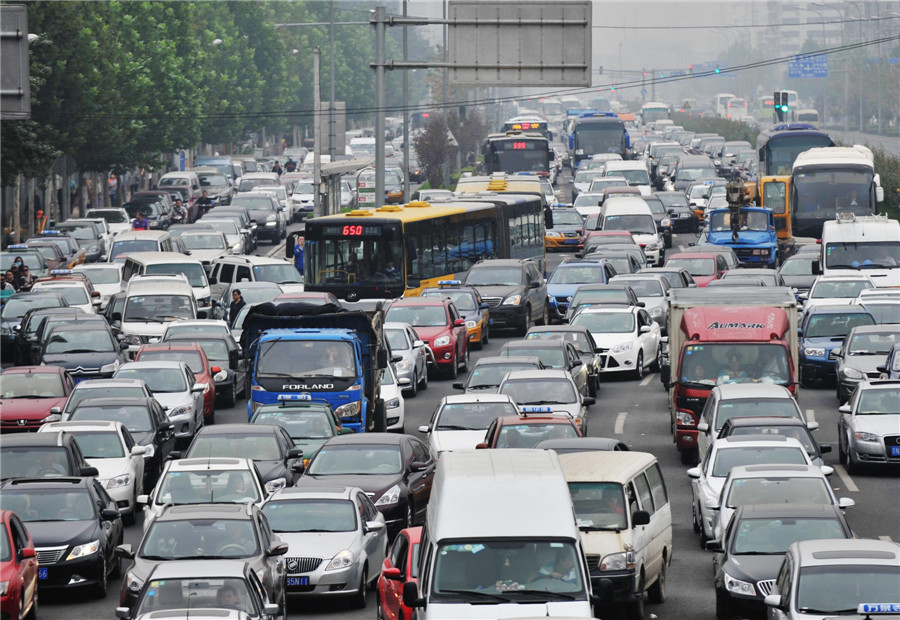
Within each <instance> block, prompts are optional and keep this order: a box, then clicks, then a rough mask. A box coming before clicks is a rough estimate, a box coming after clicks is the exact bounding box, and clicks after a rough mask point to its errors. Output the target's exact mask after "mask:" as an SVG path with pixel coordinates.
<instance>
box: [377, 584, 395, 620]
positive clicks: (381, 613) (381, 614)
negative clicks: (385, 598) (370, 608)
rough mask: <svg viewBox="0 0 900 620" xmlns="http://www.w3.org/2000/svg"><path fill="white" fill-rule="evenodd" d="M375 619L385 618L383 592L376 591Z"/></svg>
mask: <svg viewBox="0 0 900 620" xmlns="http://www.w3.org/2000/svg"><path fill="white" fill-rule="evenodd" d="M401 613H402V612H401ZM375 620H384V609H382V608H381V594H380V593H379V592H378V591H376V592H375Z"/></svg>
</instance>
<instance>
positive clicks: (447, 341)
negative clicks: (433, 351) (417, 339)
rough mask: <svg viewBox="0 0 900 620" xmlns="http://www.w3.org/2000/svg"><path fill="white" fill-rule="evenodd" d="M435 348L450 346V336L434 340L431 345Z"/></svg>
mask: <svg viewBox="0 0 900 620" xmlns="http://www.w3.org/2000/svg"><path fill="white" fill-rule="evenodd" d="M432 344H433V345H434V346H436V347H446V346H447V345H448V344H450V336H441V337H440V338H435V339H434V342H433V343H432Z"/></svg>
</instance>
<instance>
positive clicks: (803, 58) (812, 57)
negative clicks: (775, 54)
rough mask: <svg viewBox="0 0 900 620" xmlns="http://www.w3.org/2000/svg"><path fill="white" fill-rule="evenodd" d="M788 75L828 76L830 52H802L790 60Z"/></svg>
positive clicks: (805, 76)
mask: <svg viewBox="0 0 900 620" xmlns="http://www.w3.org/2000/svg"><path fill="white" fill-rule="evenodd" d="M788 77H792V78H811V77H812V78H819V77H828V54H802V55H799V56H794V58H793V60H791V61H789V62H788Z"/></svg>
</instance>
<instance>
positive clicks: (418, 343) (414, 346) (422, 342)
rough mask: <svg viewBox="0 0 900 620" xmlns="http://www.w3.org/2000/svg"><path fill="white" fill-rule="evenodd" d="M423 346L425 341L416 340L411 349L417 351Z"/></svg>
mask: <svg viewBox="0 0 900 620" xmlns="http://www.w3.org/2000/svg"><path fill="white" fill-rule="evenodd" d="M424 346H425V341H423V340H416V341H414V342H413V349H419V348H421V347H424Z"/></svg>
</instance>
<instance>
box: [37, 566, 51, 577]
mask: <svg viewBox="0 0 900 620" xmlns="http://www.w3.org/2000/svg"><path fill="white" fill-rule="evenodd" d="M48 570H50V569H49V568H39V569H38V579H47V577H48V575H47V571H48Z"/></svg>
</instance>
